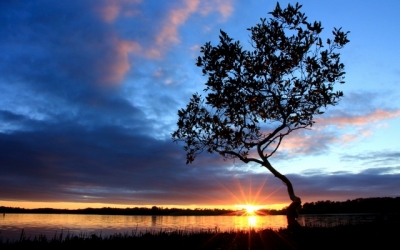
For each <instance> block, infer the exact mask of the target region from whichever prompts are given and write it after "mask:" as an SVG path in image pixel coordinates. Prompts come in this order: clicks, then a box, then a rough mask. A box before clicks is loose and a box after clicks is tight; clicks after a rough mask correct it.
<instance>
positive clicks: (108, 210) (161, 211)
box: [0, 206, 235, 215]
mask: <svg viewBox="0 0 400 250" xmlns="http://www.w3.org/2000/svg"><path fill="white" fill-rule="evenodd" d="M0 213H26V214H28V213H31V214H101V215H227V214H230V213H235V211H233V210H226V209H199V208H197V209H180V208H162V207H156V206H153V207H152V208H146V207H134V208H112V207H103V208H85V209H74V210H69V209H53V208H35V209H25V208H19V207H17V208H15V207H4V206H1V207H0Z"/></svg>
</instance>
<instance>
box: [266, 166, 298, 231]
mask: <svg viewBox="0 0 400 250" xmlns="http://www.w3.org/2000/svg"><path fill="white" fill-rule="evenodd" d="M263 165H264V167H266V168H267V169H268V170H269V171H270V172H271V173H272V174H273V175H274V176H275V177H276V178H279V179H280V180H281V181H282V182H283V183H284V184H285V185H286V186H287V191H288V194H289V198H290V200H291V201H292V203H291V204H290V205H289V207H288V208H287V214H286V218H287V220H288V228H293V227H299V226H300V224H299V223H298V222H297V217H298V214H297V210H298V209H299V208H300V207H301V199H300V197H297V196H296V195H295V194H294V190H293V185H292V183H291V182H290V181H289V179H288V178H287V177H286V176H284V175H283V174H281V173H279V172H278V171H277V170H276V169H275V168H274V167H272V165H271V163H270V162H269V161H268V160H267V159H265V160H264V164H263Z"/></svg>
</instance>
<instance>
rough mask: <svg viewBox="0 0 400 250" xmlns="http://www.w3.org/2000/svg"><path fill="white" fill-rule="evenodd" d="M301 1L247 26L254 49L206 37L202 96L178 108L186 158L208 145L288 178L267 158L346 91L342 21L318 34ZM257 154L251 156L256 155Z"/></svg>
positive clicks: (201, 58)
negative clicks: (328, 34)
mask: <svg viewBox="0 0 400 250" xmlns="http://www.w3.org/2000/svg"><path fill="white" fill-rule="evenodd" d="M301 7H302V6H301V5H299V4H298V3H297V4H296V5H295V6H292V5H290V4H289V5H288V6H287V8H285V9H281V7H280V5H279V3H277V5H276V7H275V9H274V11H272V12H270V13H269V14H270V15H271V16H272V17H270V18H269V19H268V20H267V19H261V22H260V23H259V24H257V25H256V26H254V27H251V28H249V29H248V31H250V34H251V35H250V38H251V42H250V44H251V48H252V49H251V50H246V49H244V48H243V47H242V45H241V44H240V42H239V41H235V40H234V39H233V38H231V37H229V36H228V34H227V33H226V32H224V31H222V30H221V31H220V36H219V44H218V45H216V46H213V45H211V43H210V42H207V43H206V44H205V45H204V46H202V47H201V53H202V56H199V57H198V59H197V63H196V65H197V66H198V67H201V68H202V72H203V74H204V75H206V76H208V80H207V82H206V83H205V89H204V92H205V97H203V96H202V95H200V94H198V93H195V94H194V95H193V97H192V98H191V99H190V102H189V104H188V105H187V107H186V108H182V109H181V110H179V111H178V116H179V119H178V122H177V125H178V129H177V130H176V131H175V132H174V133H173V134H172V137H173V139H174V141H183V142H184V149H185V151H186V153H187V163H191V162H193V161H194V159H195V158H196V156H197V154H199V153H201V152H203V151H204V150H205V151H208V152H210V153H212V152H217V153H219V154H221V155H222V156H223V157H225V158H239V159H240V160H242V161H243V162H245V163H248V162H256V163H259V164H261V165H263V166H265V167H266V168H267V169H269V170H270V171H271V172H272V173H273V174H274V175H275V176H276V177H278V178H280V179H281V180H282V181H283V182H284V183H285V184H286V185H287V186H288V192H289V196H290V198H291V199H292V200H293V201H296V202H301V201H300V198H298V197H296V196H295V195H294V192H293V188H292V185H291V183H290V181H289V180H288V179H287V178H286V177H285V176H283V175H281V174H280V173H279V172H278V171H276V170H275V169H274V168H273V167H272V166H271V164H270V163H269V161H268V158H269V157H270V156H271V155H273V154H274V153H275V152H276V150H277V149H278V147H279V146H280V144H281V142H282V139H283V138H284V137H285V136H286V135H288V134H290V133H291V132H293V131H295V130H298V129H304V128H308V127H311V126H312V125H313V124H314V122H315V121H314V117H315V116H316V115H319V114H322V113H323V111H322V110H323V109H324V108H326V107H327V106H329V105H332V106H333V105H336V104H338V101H339V100H340V97H342V96H343V93H342V92H341V91H335V90H334V85H335V84H336V83H344V74H345V72H344V64H343V63H341V62H340V54H339V53H337V52H336V51H337V50H339V49H342V48H343V47H344V45H346V44H347V43H348V42H349V40H348V39H347V34H348V33H349V32H344V31H342V30H341V28H339V29H336V28H334V29H333V31H332V34H333V37H332V38H328V39H324V40H323V39H322V38H321V37H320V34H321V32H322V30H323V28H322V26H321V22H316V21H315V22H308V21H307V17H306V16H305V14H304V13H302V12H300V8H301ZM255 155H256V156H255Z"/></svg>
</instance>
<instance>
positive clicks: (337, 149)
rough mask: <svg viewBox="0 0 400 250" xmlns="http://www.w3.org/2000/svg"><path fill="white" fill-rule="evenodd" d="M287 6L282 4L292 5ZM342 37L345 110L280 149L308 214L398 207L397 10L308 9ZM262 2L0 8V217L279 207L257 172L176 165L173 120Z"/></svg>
mask: <svg viewBox="0 0 400 250" xmlns="http://www.w3.org/2000/svg"><path fill="white" fill-rule="evenodd" d="M288 3H291V4H295V3H296V2H294V1H280V5H281V7H282V8H283V7H286V6H287V4H288ZM300 4H302V5H303V7H302V8H301V10H302V12H304V13H305V14H306V16H307V17H308V20H309V21H314V20H315V21H321V23H322V27H323V28H324V30H323V33H322V35H321V36H322V37H323V38H325V37H326V38H329V37H331V36H332V33H331V31H332V29H333V27H337V28H339V27H342V30H344V31H350V33H349V35H348V39H349V40H350V43H349V44H347V45H346V46H345V48H343V49H342V50H340V51H339V53H340V54H341V61H342V62H343V63H344V65H345V71H346V75H345V77H346V78H345V81H346V82H345V84H343V85H339V86H337V85H335V87H337V88H336V89H337V90H342V91H343V92H344V97H343V98H342V99H341V100H340V102H339V104H338V105H337V106H334V107H328V109H327V110H325V113H324V114H323V115H320V116H318V117H316V124H315V125H314V126H313V127H312V128H311V129H309V130H298V131H296V132H294V133H292V134H290V135H289V136H287V137H285V139H284V141H283V143H282V145H281V147H280V148H279V150H278V151H277V152H276V154H274V155H273V156H272V157H271V158H270V162H271V164H272V165H273V166H274V167H275V168H276V169H277V170H278V171H280V172H281V173H282V174H285V175H286V176H287V177H288V178H289V179H290V180H291V181H292V183H293V186H294V189H295V192H296V195H297V196H299V197H300V198H301V199H302V201H303V203H304V202H312V201H318V200H332V201H345V200H347V199H355V198H368V197H383V196H384V197H397V196H400V184H399V183H400V142H399V139H400V101H399V100H400V90H399V84H400V63H399V60H398V55H400V42H399V41H400V25H398V23H399V17H398V10H400V1H397V0H387V1H372V0H352V1H348V0H346V1H344V0H337V1H334V2H332V1H317V0H304V1H302V2H300ZM275 5H276V1H269V0H246V1H239V0H170V1H156V0H119V1H118V0H98V1H91V0H82V1H53V0H38V1H18V0H13V1H7V0H6V1H1V2H0V51H1V53H0V171H1V174H0V190H1V191H0V206H2V205H3V206H18V207H26V208H33V207H54V208H85V207H104V206H111V207H136V206H138V207H144V206H152V205H156V206H162V207H189V208H194V207H199V208H205V207H211V208H212V207H214V208H219V207H221V208H225V207H226V208H232V207H234V205H235V204H236V205H237V204H246V203H253V204H256V205H259V206H263V207H265V208H281V207H283V206H287V205H288V204H289V203H290V200H289V198H288V195H287V192H286V187H285V186H284V184H283V183H282V182H281V181H280V180H279V179H277V178H275V177H274V176H273V175H272V174H271V173H269V172H268V170H267V169H266V168H264V167H260V166H257V165H255V164H244V163H242V162H240V161H239V160H236V161H232V160H227V161H224V160H223V159H222V157H221V156H219V155H217V154H209V153H202V154H201V155H199V156H198V157H197V158H196V160H195V161H194V162H193V163H192V164H189V165H186V154H185V151H184V150H183V145H182V144H180V143H174V142H173V141H172V139H171V133H172V132H173V131H174V130H176V128H177V125H176V122H177V120H178V116H177V111H178V110H179V109H181V108H183V107H185V106H186V104H187V103H188V102H189V99H190V97H191V95H192V94H193V93H195V92H199V93H201V92H202V91H203V89H204V86H205V85H204V84H205V82H206V81H207V78H206V76H203V74H202V72H201V68H198V67H197V66H196V65H195V63H196V58H197V57H198V56H199V55H201V54H200V47H201V46H203V45H204V44H205V43H206V42H211V43H212V44H213V45H217V44H218V36H219V31H220V29H222V30H223V31H225V32H226V33H227V34H228V35H229V36H230V37H232V38H234V39H235V40H238V41H240V43H241V44H242V45H243V46H244V47H246V46H247V47H249V40H250V36H249V32H248V31H247V28H250V27H252V26H255V25H256V24H257V23H259V22H260V18H269V17H270V16H269V15H268V12H270V11H272V10H273V9H274V8H275Z"/></svg>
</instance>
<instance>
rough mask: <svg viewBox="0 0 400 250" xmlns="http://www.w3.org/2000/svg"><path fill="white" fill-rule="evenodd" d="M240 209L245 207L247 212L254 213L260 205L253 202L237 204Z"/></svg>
mask: <svg viewBox="0 0 400 250" xmlns="http://www.w3.org/2000/svg"><path fill="white" fill-rule="evenodd" d="M236 207H238V208H239V209H244V210H246V213H247V214H254V213H255V212H256V211H257V210H259V209H260V207H259V206H255V205H251V204H246V205H236Z"/></svg>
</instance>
